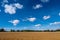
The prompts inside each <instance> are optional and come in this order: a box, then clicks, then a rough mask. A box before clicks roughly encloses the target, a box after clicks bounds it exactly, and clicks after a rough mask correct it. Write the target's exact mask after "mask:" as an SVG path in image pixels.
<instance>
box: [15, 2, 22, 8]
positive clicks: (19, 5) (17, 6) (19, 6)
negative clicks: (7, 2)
mask: <svg viewBox="0 0 60 40" xmlns="http://www.w3.org/2000/svg"><path fill="white" fill-rule="evenodd" d="M14 6H15V7H16V8H18V9H22V8H23V5H21V4H19V3H15V4H14Z"/></svg>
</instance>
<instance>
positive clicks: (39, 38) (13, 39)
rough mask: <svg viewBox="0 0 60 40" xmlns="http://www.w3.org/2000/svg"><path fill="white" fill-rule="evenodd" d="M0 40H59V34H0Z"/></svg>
mask: <svg viewBox="0 0 60 40" xmlns="http://www.w3.org/2000/svg"><path fill="white" fill-rule="evenodd" d="M0 40H60V32H0Z"/></svg>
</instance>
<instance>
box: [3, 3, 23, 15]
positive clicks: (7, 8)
mask: <svg viewBox="0 0 60 40" xmlns="http://www.w3.org/2000/svg"><path fill="white" fill-rule="evenodd" d="M4 8H5V10H4V11H5V13H9V14H15V13H16V10H17V8H18V9H22V8H23V5H21V4H19V3H14V4H10V5H8V4H5V5H4Z"/></svg>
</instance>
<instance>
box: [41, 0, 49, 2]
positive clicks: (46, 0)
mask: <svg viewBox="0 0 60 40" xmlns="http://www.w3.org/2000/svg"><path fill="white" fill-rule="evenodd" d="M41 2H49V0H41Z"/></svg>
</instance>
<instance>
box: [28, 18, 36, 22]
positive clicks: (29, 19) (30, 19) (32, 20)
mask: <svg viewBox="0 0 60 40" xmlns="http://www.w3.org/2000/svg"><path fill="white" fill-rule="evenodd" d="M27 20H28V21H30V22H34V21H35V20H36V18H34V17H32V18H27Z"/></svg>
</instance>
